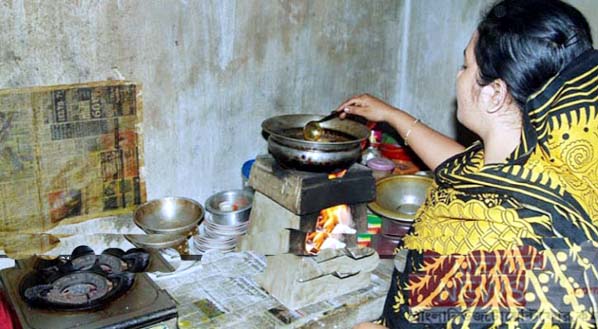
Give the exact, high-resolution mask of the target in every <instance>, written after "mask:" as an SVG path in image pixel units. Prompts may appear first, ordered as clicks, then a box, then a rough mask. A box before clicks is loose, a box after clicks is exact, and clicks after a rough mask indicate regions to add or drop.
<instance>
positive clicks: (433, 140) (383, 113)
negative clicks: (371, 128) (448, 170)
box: [337, 94, 465, 170]
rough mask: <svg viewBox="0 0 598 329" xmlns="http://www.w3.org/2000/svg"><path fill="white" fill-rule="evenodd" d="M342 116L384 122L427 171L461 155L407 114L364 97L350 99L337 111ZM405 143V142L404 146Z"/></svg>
mask: <svg viewBox="0 0 598 329" xmlns="http://www.w3.org/2000/svg"><path fill="white" fill-rule="evenodd" d="M337 111H343V112H344V113H341V115H340V117H341V118H344V117H346V116H347V115H346V113H349V114H355V115H359V116H362V117H364V118H366V119H367V120H369V121H372V122H381V121H384V122H387V123H388V124H389V125H390V126H391V127H393V128H394V129H395V130H396V131H397V133H399V135H400V136H401V137H402V138H403V139H404V140H405V139H408V141H407V140H405V144H409V146H410V147H411V149H412V150H413V151H414V152H415V153H416V154H417V156H418V157H419V158H420V159H421V160H422V161H423V162H424V163H425V164H426V165H427V166H428V168H430V170H434V169H436V166H438V165H439V164H440V163H442V162H443V161H445V160H446V159H448V158H449V157H451V156H454V155H455V154H457V153H461V152H463V150H464V149H465V148H464V147H463V145H461V144H459V143H457V142H455V141H454V140H453V139H451V138H449V137H447V136H445V135H443V134H441V133H439V132H438V131H436V130H434V129H432V128H430V127H428V126H426V125H425V124H423V123H422V122H421V121H420V120H416V118H415V117H413V116H412V115H410V114H409V113H407V112H405V111H403V110H400V109H397V108H394V107H392V106H390V105H388V104H386V103H385V102H383V101H381V100H379V99H378V98H376V97H373V96H370V95H368V94H363V95H359V96H354V97H352V98H351V99H349V100H347V101H346V102H344V103H343V104H341V106H339V107H338V108H337ZM407 142H408V143H407Z"/></svg>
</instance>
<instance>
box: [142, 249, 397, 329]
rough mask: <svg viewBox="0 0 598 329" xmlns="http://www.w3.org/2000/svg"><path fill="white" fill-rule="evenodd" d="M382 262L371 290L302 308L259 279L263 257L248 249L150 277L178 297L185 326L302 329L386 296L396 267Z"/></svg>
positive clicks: (213, 254) (210, 254)
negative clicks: (279, 297) (284, 300)
mask: <svg viewBox="0 0 598 329" xmlns="http://www.w3.org/2000/svg"><path fill="white" fill-rule="evenodd" d="M381 264H382V265H381V266H379V268H378V269H377V270H376V271H374V272H373V274H372V283H371V284H370V286H368V287H367V288H364V289H360V290H357V291H354V292H352V293H348V294H345V295H342V296H339V297H337V298H334V299H331V300H327V301H324V302H320V303H316V304H312V305H309V306H307V307H304V308H302V309H298V310H289V309H287V308H286V307H285V306H283V305H282V304H281V303H280V302H278V301H277V300H276V299H275V298H274V297H272V296H270V295H269V294H268V293H267V292H266V291H265V290H263V289H262V288H261V287H260V286H259V285H258V284H257V283H256V281H255V277H256V275H258V274H260V273H262V272H263V271H264V269H265V266H266V261H265V257H264V256H261V255H258V254H256V253H253V252H250V251H244V252H238V253H226V254H222V253H219V252H211V251H210V252H208V253H207V254H206V255H204V258H203V259H202V261H200V262H182V264H181V265H179V269H178V270H177V271H175V272H173V273H153V274H152V275H151V276H152V279H154V281H155V282H156V283H157V284H158V285H159V286H160V287H162V288H164V289H165V290H167V291H168V292H169V293H170V294H171V295H172V297H173V298H174V299H175V300H176V302H177V305H178V311H179V321H178V326H179V328H181V329H188V328H298V327H301V326H304V325H307V324H309V323H313V322H317V321H319V319H322V318H324V317H325V316H326V314H329V313H333V312H334V311H335V310H338V309H341V308H343V307H346V306H347V305H358V304H360V303H364V302H366V301H369V300H374V299H379V300H380V299H382V300H383V299H384V297H385V296H386V292H387V290H388V286H389V282H390V275H391V273H392V265H388V264H387V263H381ZM381 309H382V308H381V307H380V309H379V310H378V311H380V312H381ZM377 315H379V314H373V315H372V318H370V319H368V320H372V319H373V318H375V317H376V316H377Z"/></svg>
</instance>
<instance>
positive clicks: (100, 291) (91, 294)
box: [0, 246, 177, 329]
mask: <svg viewBox="0 0 598 329" xmlns="http://www.w3.org/2000/svg"><path fill="white" fill-rule="evenodd" d="M149 262H150V254H149V253H147V252H146V251H145V250H143V249H139V248H134V249H130V250H128V251H126V252H125V251H123V250H121V249H118V248H110V249H106V250H104V251H103V252H102V253H101V254H99V255H96V254H95V253H94V251H93V250H92V249H90V248H89V247H87V246H79V247H77V248H75V250H73V252H72V253H71V255H68V256H60V257H58V258H55V259H51V260H49V259H43V258H39V257H31V258H29V259H26V260H19V261H17V262H16V266H15V267H14V268H9V269H5V270H2V271H0V282H1V284H2V286H3V287H4V289H5V291H6V297H7V300H8V302H9V303H10V304H11V306H12V308H13V310H14V312H15V314H16V316H17V318H18V319H17V320H18V321H19V322H20V325H21V327H22V328H23V329H30V328H31V329H33V328H35V329H38V328H39V329H41V328H57V329H58V328H76V327H85V328H140V327H144V326H148V325H151V324H154V323H159V322H162V321H166V320H168V319H171V318H173V317H176V315H177V311H176V306H175V303H174V301H173V300H172V298H171V297H170V296H169V295H168V293H167V292H165V291H163V290H161V289H160V288H159V287H158V286H157V285H156V284H155V283H154V282H153V281H152V280H151V279H150V278H149V277H148V276H147V274H145V273H141V272H143V271H144V270H145V269H146V268H147V267H148V264H149Z"/></svg>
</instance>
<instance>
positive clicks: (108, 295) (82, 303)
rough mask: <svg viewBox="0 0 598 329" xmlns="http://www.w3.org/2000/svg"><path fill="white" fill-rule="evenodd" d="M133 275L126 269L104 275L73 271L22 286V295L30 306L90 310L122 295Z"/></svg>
mask: <svg viewBox="0 0 598 329" xmlns="http://www.w3.org/2000/svg"><path fill="white" fill-rule="evenodd" d="M134 278H135V274H133V273H128V272H123V273H120V274H111V275H108V276H106V275H105V274H103V273H97V272H89V271H82V272H74V273H71V274H67V275H65V276H62V277H60V278H58V279H57V280H56V281H54V282H52V283H49V284H40V285H34V286H31V287H29V288H25V289H24V291H23V297H24V298H25V301H26V302H27V303H28V304H29V305H31V306H33V307H39V308H51V309H55V310H69V311H83V310H92V309H97V308H100V307H102V306H104V304H105V303H106V302H108V301H110V300H113V299H115V298H117V297H118V296H120V295H122V293H124V292H125V291H127V290H128V289H129V288H130V287H131V286H132V285H133V282H134ZM25 280H27V279H25Z"/></svg>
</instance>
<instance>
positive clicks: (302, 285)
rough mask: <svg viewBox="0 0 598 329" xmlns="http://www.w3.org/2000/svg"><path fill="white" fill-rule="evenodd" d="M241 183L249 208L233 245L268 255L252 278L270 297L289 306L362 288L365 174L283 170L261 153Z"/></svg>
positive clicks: (367, 267)
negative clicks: (248, 190)
mask: <svg viewBox="0 0 598 329" xmlns="http://www.w3.org/2000/svg"><path fill="white" fill-rule="evenodd" d="M249 185H250V186H251V187H253V188H254V189H255V195H254V201H253V207H252V210H251V215H250V220H249V221H250V224H249V228H248V233H247V235H245V236H244V237H243V238H242V239H241V241H239V245H238V248H239V249H241V250H254V251H256V252H259V253H262V254H265V255H267V256H268V257H267V267H266V271H265V273H264V275H263V276H262V277H261V279H260V281H261V284H262V286H263V287H264V288H265V289H266V290H267V291H268V292H269V293H270V294H271V295H273V296H274V297H276V298H277V299H278V300H279V301H280V302H281V303H283V304H284V305H285V306H287V307H289V308H291V309H297V308H300V307H302V306H305V305H308V304H311V303H315V302H318V301H321V300H324V299H328V298H331V297H334V296H338V295H341V294H344V293H347V292H350V291H353V290H357V289H360V288H363V287H366V286H367V285H368V284H369V283H370V272H371V271H372V270H374V269H375V268H376V266H377V264H378V255H377V254H376V253H375V251H374V250H373V249H369V248H365V249H360V248H357V233H363V232H366V231H367V202H369V201H371V200H373V199H374V198H375V194H376V189H375V181H374V177H373V176H372V173H371V170H370V169H368V168H367V167H364V166H362V165H360V164H353V165H352V166H351V167H349V168H348V169H346V171H343V172H335V173H316V172H307V171H300V170H295V169H288V168H283V167H281V166H280V165H279V164H278V163H277V162H276V161H275V160H274V159H273V158H272V157H271V156H269V155H268V156H261V157H258V158H257V159H256V161H255V163H254V165H253V167H252V170H251V173H250V176H249ZM331 222H332V224H331ZM339 228H340V230H339Z"/></svg>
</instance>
